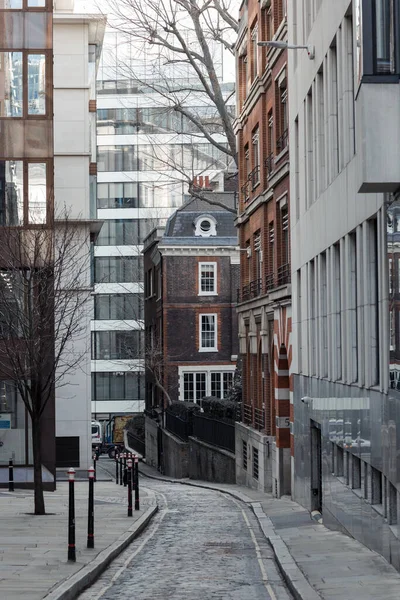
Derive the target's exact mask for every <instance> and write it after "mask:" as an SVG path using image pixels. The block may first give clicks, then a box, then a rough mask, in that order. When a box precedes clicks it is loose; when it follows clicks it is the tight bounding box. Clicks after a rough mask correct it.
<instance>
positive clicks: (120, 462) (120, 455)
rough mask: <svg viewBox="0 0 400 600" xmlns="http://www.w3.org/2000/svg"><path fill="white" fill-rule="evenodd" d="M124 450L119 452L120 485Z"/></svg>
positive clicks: (120, 482) (120, 483)
mask: <svg viewBox="0 0 400 600" xmlns="http://www.w3.org/2000/svg"><path fill="white" fill-rule="evenodd" d="M122 483H123V481H122V452H120V453H119V485H122Z"/></svg>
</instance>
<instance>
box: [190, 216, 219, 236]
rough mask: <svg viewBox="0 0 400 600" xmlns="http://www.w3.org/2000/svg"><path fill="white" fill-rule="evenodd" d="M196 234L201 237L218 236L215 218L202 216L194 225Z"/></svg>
mask: <svg viewBox="0 0 400 600" xmlns="http://www.w3.org/2000/svg"><path fill="white" fill-rule="evenodd" d="M194 234H195V235H196V236H200V237H211V236H213V235H217V223H216V221H215V219H214V217H211V216H209V215H202V216H201V217H199V218H198V219H196V221H195V223H194Z"/></svg>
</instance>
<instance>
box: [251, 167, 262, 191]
mask: <svg viewBox="0 0 400 600" xmlns="http://www.w3.org/2000/svg"><path fill="white" fill-rule="evenodd" d="M249 180H250V181H251V187H252V189H253V190H254V188H255V187H257V186H258V184H259V183H260V165H257V166H256V167H254V169H253V170H252V171H251V173H250V175H249Z"/></svg>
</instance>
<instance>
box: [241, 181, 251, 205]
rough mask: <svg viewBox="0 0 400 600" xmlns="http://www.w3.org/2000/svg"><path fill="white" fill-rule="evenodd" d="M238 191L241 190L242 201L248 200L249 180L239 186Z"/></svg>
mask: <svg viewBox="0 0 400 600" xmlns="http://www.w3.org/2000/svg"><path fill="white" fill-rule="evenodd" d="M240 191H241V192H242V200H243V202H248V201H249V198H250V182H249V181H246V183H244V184H243V185H242V187H241V188H240Z"/></svg>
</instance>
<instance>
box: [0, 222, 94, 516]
mask: <svg viewBox="0 0 400 600" xmlns="http://www.w3.org/2000/svg"><path fill="white" fill-rule="evenodd" d="M0 236H1V237H0V239H1V244H2V256H1V259H0V336H1V339H0V364H1V366H2V371H3V373H4V376H5V378H6V379H8V380H12V381H13V382H14V384H15V386H16V388H17V390H18V392H19V395H20V397H21V400H22V402H23V404H24V405H25V408H26V411H27V413H28V414H29V418H30V421H31V425H32V430H31V440H32V454H33V470H34V512H35V514H37V515H42V514H45V503H44V494H43V480H42V464H43V456H42V447H41V445H42V427H43V420H44V417H45V411H46V408H47V407H48V406H49V402H50V400H51V399H52V398H54V395H55V388H56V387H61V386H64V385H68V381H67V379H66V376H67V375H68V374H72V373H73V372H74V371H75V370H76V369H77V368H78V366H79V363H80V362H81V360H82V356H83V354H84V353H85V352H86V351H87V343H88V339H87V320H88V315H89V313H88V308H89V306H88V300H89V298H90V294H91V288H90V268H89V266H90V262H89V261H90V247H89V241H88V235H87V232H86V230H85V225H83V224H81V223H79V222H78V221H76V222H74V221H71V220H69V218H68V215H67V214H64V215H62V216H61V217H60V219H58V220H57V221H55V222H53V223H52V224H51V225H37V226H30V227H29V228H8V227H3V228H2V230H1V234H0ZM83 348H84V350H83Z"/></svg>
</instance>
